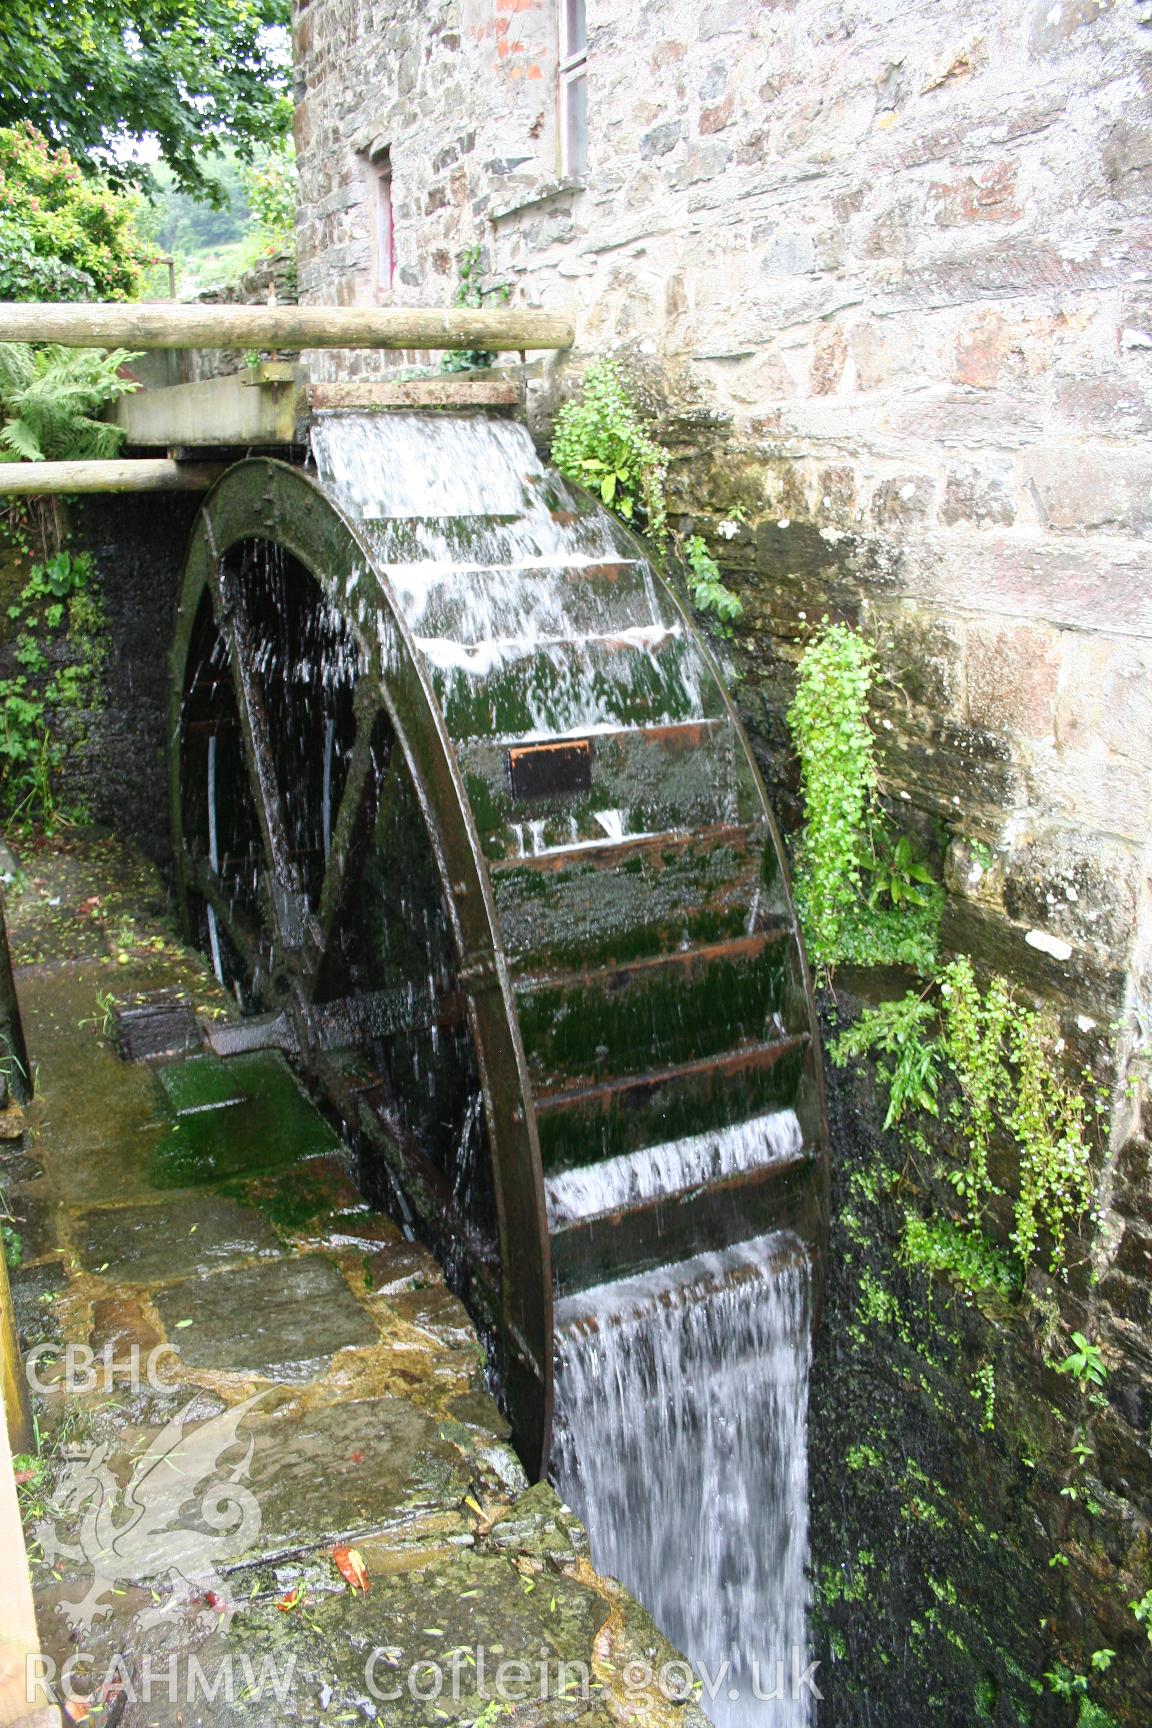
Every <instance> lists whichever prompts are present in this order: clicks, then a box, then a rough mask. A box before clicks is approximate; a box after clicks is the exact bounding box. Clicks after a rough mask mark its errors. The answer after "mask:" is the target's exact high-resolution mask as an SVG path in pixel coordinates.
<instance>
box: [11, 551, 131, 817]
mask: <svg viewBox="0 0 1152 1728" xmlns="http://www.w3.org/2000/svg"><path fill="white" fill-rule="evenodd" d="M92 574H93V567H92V559H91V556H90V555H89V554H88V553H79V554H73V553H70V552H68V551H59V552H57V553H55V554H54V555H53V556H52V557H51V558H47V559H45V560H44V561H43V562H41V563H36V564H33V565H32V567H31V569H30V571H29V573H28V578H27V581H26V582H25V583H24V585H23V587H22V589H21V590H20V593H19V595H18V597H17V599H16V600H15V601H14V602H13V603H12V604H11V605H9V606H8V608H7V619H8V623H9V624H10V625H12V626H14V627H15V632H16V634H15V642H14V646H13V649H12V658H13V660H14V661H15V670H14V671H13V672H12V674H11V675H10V676H9V677H6V678H0V820H2V821H3V823H4V825H5V827H6V828H9V829H11V828H20V827H27V826H29V825H31V824H33V823H37V824H40V825H42V826H44V827H51V825H52V824H53V822H54V821H55V820H56V819H57V818H58V817H60V816H62V815H64V814H66V813H65V812H64V811H62V810H61V809H60V806H59V803H58V797H57V783H58V778H59V773H60V769H61V767H62V765H63V761H64V756H65V750H66V747H67V745H68V744H73V745H74V744H75V743H76V742H77V731H76V728H77V722H78V719H79V716H80V715H81V714H82V713H83V712H84V711H85V710H90V709H92V708H95V707H97V706H98V705H99V700H100V686H101V675H102V672H103V665H104V658H105V653H106V646H105V640H104V614H103V608H102V605H101V602H100V599H99V596H98V595H97V594H96V593H95V592H94V590H93V589H92V587H91V578H92ZM67 814H68V815H72V816H76V815H82V814H83V812H81V811H69V812H67Z"/></svg>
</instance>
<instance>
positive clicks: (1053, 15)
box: [1028, 0, 1110, 56]
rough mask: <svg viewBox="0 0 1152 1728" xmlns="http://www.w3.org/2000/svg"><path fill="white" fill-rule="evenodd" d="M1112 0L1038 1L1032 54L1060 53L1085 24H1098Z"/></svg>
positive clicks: (1031, 30)
mask: <svg viewBox="0 0 1152 1728" xmlns="http://www.w3.org/2000/svg"><path fill="white" fill-rule="evenodd" d="M1109 4H1110V0H1056V4H1055V5H1053V4H1052V0H1038V3H1037V5H1036V6H1035V8H1034V9H1033V12H1032V21H1031V24H1030V26H1029V30H1028V42H1029V46H1030V48H1031V49H1032V52H1033V54H1035V55H1037V56H1040V55H1044V56H1047V55H1050V54H1054V53H1058V52H1059V51H1060V49H1061V48H1063V46H1064V44H1065V43H1066V42H1067V40H1068V38H1069V37H1070V36H1072V35H1074V34H1075V32H1076V31H1077V30H1082V29H1083V28H1084V26H1085V25H1086V24H1095V22H1096V20H1097V19H1098V18H1099V17H1100V15H1101V13H1102V12H1105V11H1107V9H1108V6H1109Z"/></svg>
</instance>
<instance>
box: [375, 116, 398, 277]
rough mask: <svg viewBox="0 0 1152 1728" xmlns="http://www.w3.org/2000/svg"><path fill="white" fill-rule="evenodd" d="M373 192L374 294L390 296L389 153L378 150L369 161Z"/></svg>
mask: <svg viewBox="0 0 1152 1728" xmlns="http://www.w3.org/2000/svg"><path fill="white" fill-rule="evenodd" d="M372 188H373V197H374V202H375V207H374V210H373V227H374V233H375V244H376V255H375V263H376V291H377V293H378V294H387V293H390V292H391V288H392V283H393V280H394V278H395V275H396V229H395V225H394V223H393V220H392V152H391V150H388V149H384V150H378V151H376V152H375V154H374V155H373V157H372Z"/></svg>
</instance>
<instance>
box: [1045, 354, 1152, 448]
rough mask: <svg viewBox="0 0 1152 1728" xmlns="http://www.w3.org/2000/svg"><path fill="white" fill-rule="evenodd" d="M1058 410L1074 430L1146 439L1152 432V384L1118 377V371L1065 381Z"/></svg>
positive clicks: (1059, 391) (1059, 388)
mask: <svg viewBox="0 0 1152 1728" xmlns="http://www.w3.org/2000/svg"><path fill="white" fill-rule="evenodd" d="M1113 365H1115V362H1113ZM1056 410H1057V413H1058V414H1059V415H1060V417H1061V419H1062V420H1065V421H1067V422H1068V424H1069V425H1070V426H1082V427H1084V428H1085V429H1086V430H1087V431H1090V432H1103V433H1105V434H1106V435H1107V436H1109V437H1114V438H1123V437H1125V436H1128V437H1138V436H1143V435H1144V434H1145V433H1148V432H1152V383H1149V381H1148V380H1146V379H1144V378H1134V377H1129V378H1122V377H1117V376H1116V374H1115V371H1113V372H1112V373H1110V374H1108V375H1106V376H1103V377H1096V378H1065V379H1064V380H1063V381H1062V382H1061V383H1060V384H1058V385H1057V389H1056Z"/></svg>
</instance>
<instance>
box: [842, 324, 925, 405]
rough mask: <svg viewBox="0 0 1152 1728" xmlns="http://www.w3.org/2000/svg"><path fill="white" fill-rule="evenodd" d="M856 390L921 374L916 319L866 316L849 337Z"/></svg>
mask: <svg viewBox="0 0 1152 1728" xmlns="http://www.w3.org/2000/svg"><path fill="white" fill-rule="evenodd" d="M849 347H850V349H851V353H852V360H853V363H854V365H855V368H856V387H857V389H858V390H883V389H884V388H885V387H886V386H887V385H889V384H893V383H895V382H897V381H898V380H901V379H906V378H911V377H916V376H923V374H924V369H925V362H924V351H923V350H924V339H923V334H922V326H921V324H920V321H919V320H915V321H908V320H905V319H902V318H884V319H868V320H866V321H865V322H863V323H861V324H858V325H856V327H855V328H854V329H853V330H852V332H851V334H850V336H849Z"/></svg>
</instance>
